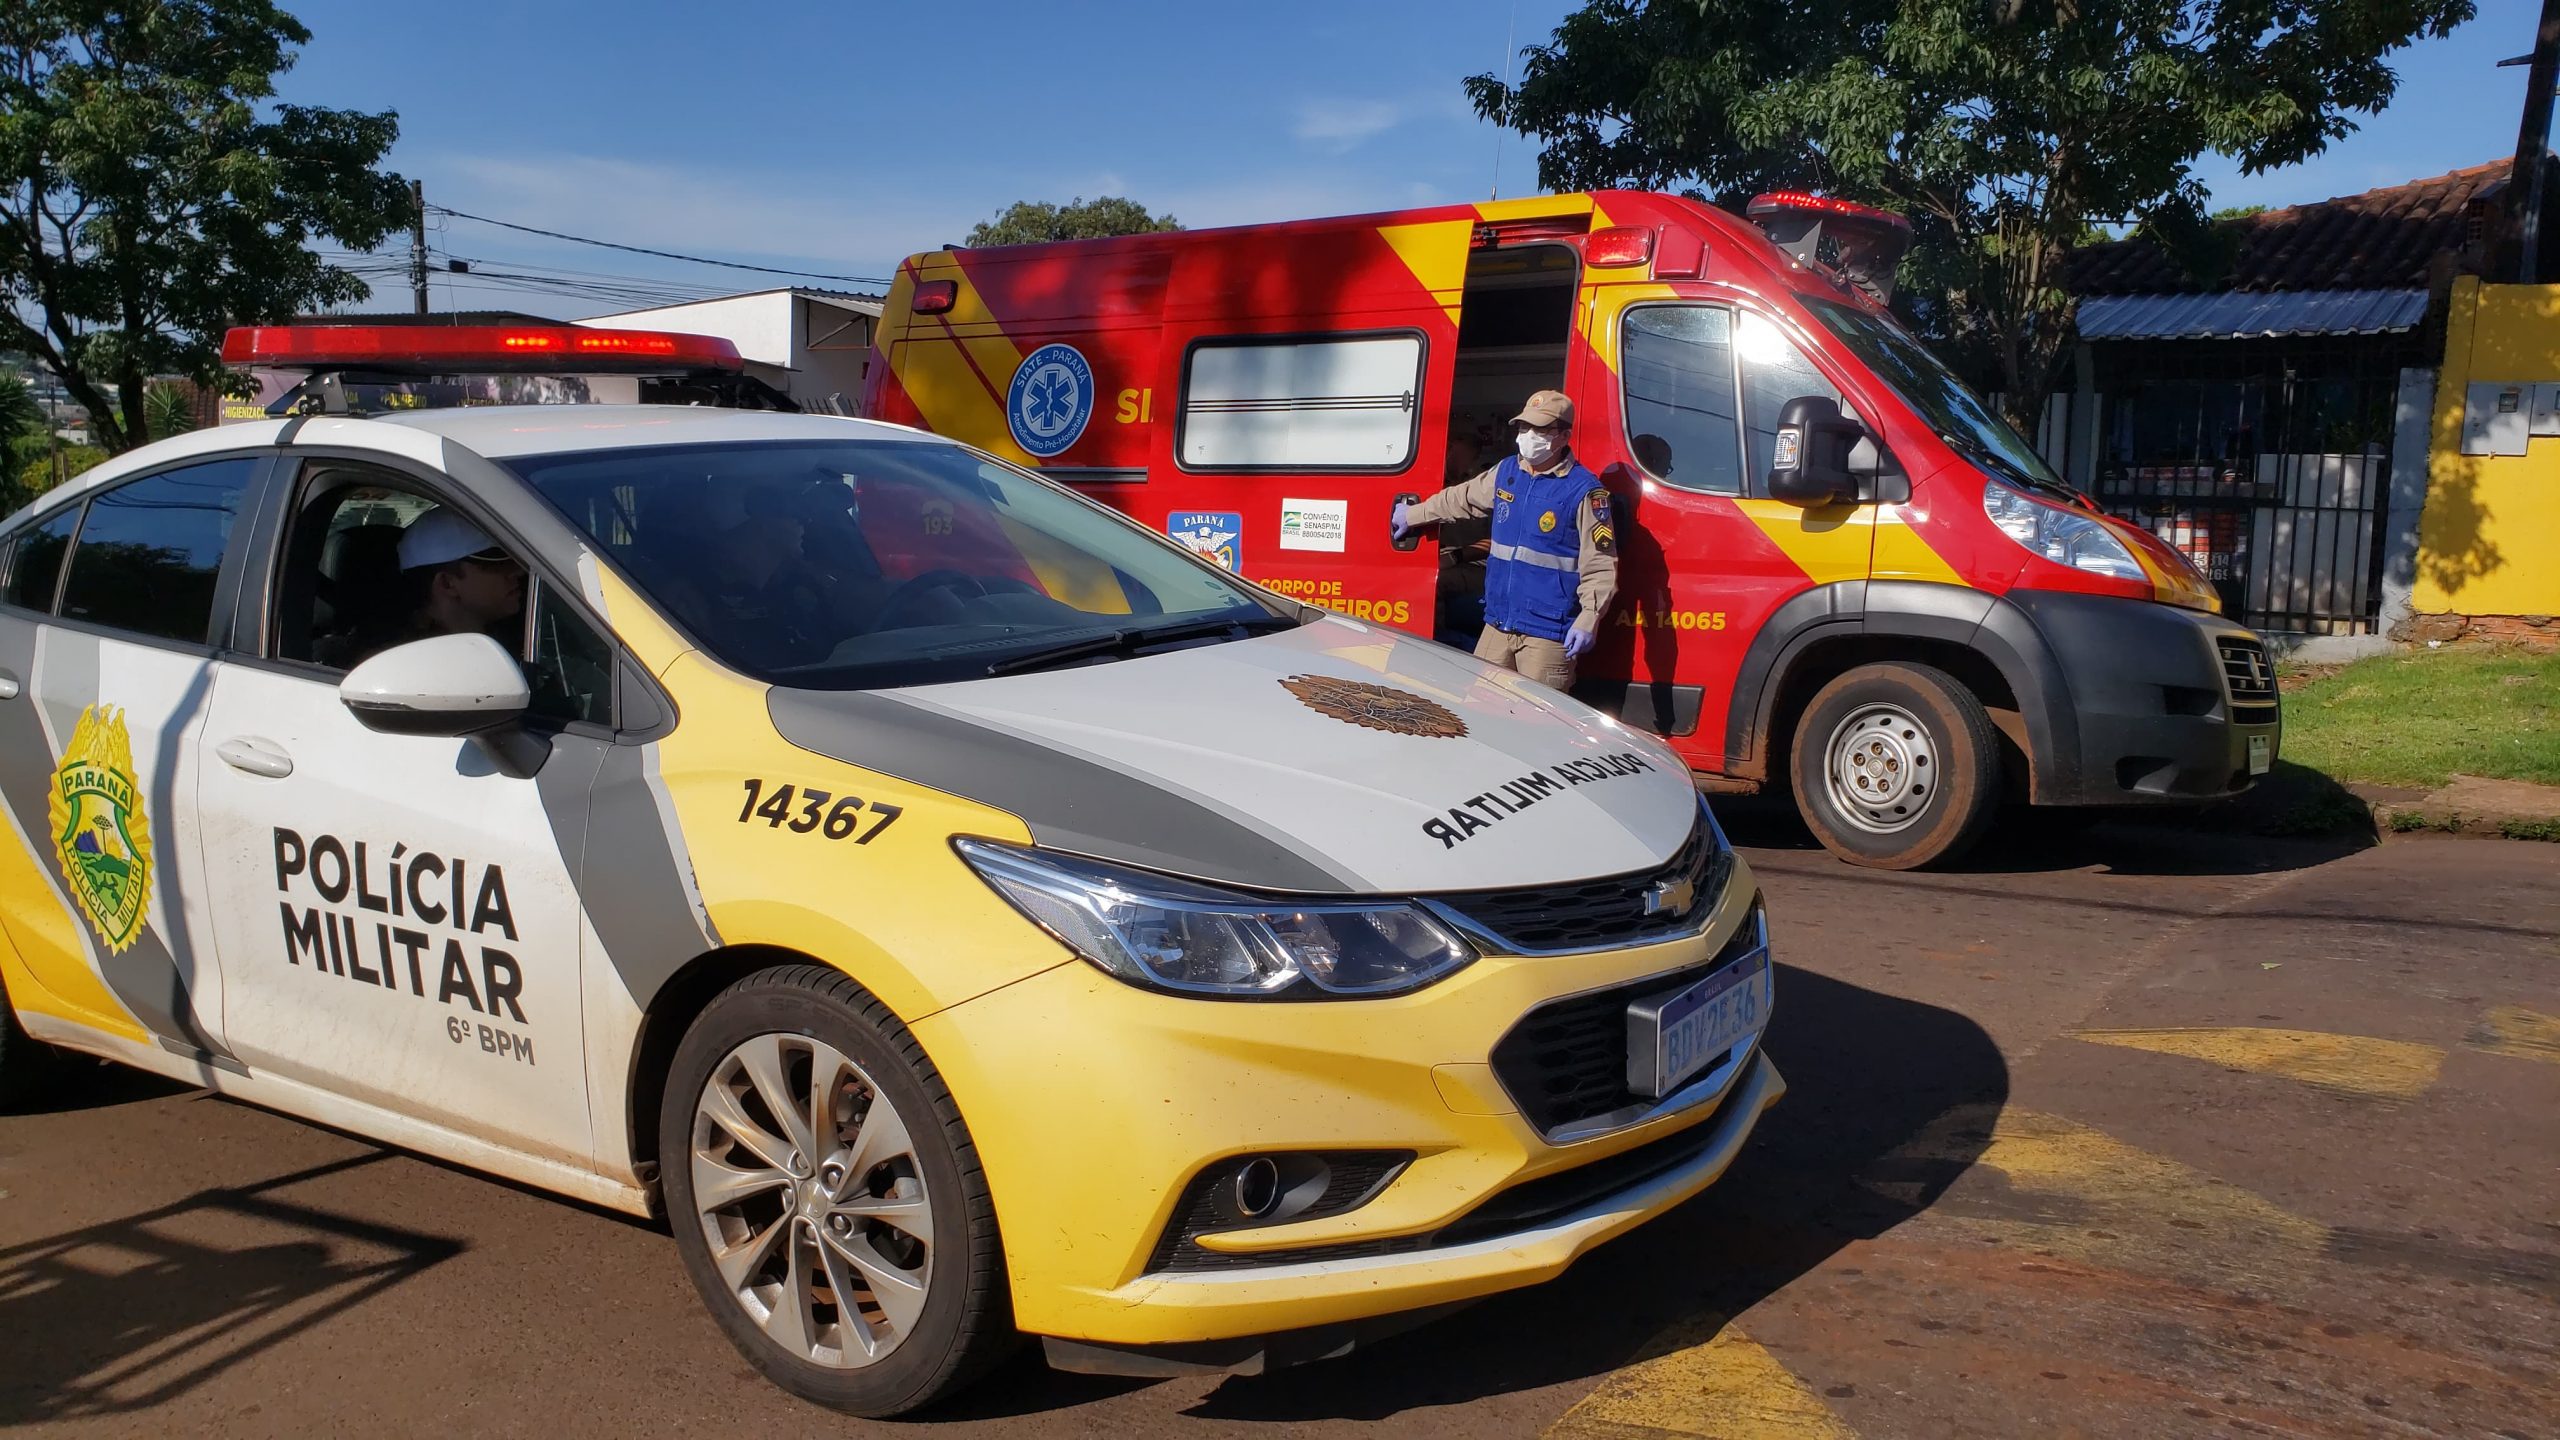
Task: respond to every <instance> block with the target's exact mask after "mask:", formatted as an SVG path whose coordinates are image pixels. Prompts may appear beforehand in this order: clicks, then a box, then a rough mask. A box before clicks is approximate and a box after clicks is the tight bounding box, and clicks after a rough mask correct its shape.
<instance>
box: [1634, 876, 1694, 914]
mask: <svg viewBox="0 0 2560 1440" xmlns="http://www.w3.org/2000/svg"><path fill="white" fill-rule="evenodd" d="M1697 900H1698V887H1697V885H1696V884H1695V882H1693V881H1690V880H1689V879H1687V878H1685V877H1683V878H1681V879H1678V880H1665V881H1662V882H1661V883H1659V884H1657V885H1655V886H1654V887H1653V888H1652V889H1649V890H1647V891H1645V892H1644V913H1645V914H1647V915H1670V916H1674V917H1677V916H1681V915H1686V914H1688V913H1689V907H1690V906H1691V905H1694V904H1696V903H1697Z"/></svg>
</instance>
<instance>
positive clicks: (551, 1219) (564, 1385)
mask: <svg viewBox="0 0 2560 1440" xmlns="http://www.w3.org/2000/svg"><path fill="white" fill-rule="evenodd" d="M1737 830H1738V831H1739V832H1740V835H1741V837H1742V838H1743V839H1745V840H1746V841H1747V842H1757V843H1753V844H1752V845H1751V858H1752V860H1753V863H1754V864H1755V865H1757V866H1758V867H1759V869H1760V873H1761V875H1762V876H1763V878H1764V881H1765V884H1766V886H1767V889H1768V892H1769V897H1770V904H1771V911H1772V919H1773V925H1774V928H1775V931H1776V943H1777V945H1778V947H1779V953H1780V955H1781V956H1782V957H1783V960H1784V962H1785V963H1784V965H1783V966H1782V969H1781V973H1780V976H1779V982H1778V1006H1777V1018H1776V1021H1775V1024H1774V1028H1773V1030H1772V1033H1771V1035H1770V1038H1769V1041H1768V1045H1769V1048H1770V1050H1771V1052H1772V1053H1773V1054H1774V1055H1775V1057H1776V1058H1777V1060H1778V1061H1779V1063H1780V1065H1781V1067H1782V1068H1783V1069H1784V1071H1785V1072H1786V1074H1787V1077H1788V1079H1789V1080H1790V1082H1791V1083H1792V1085H1793V1087H1794V1088H1793V1092H1792V1093H1791V1094H1790V1095H1789V1097H1788V1098H1787V1099H1786V1100H1785V1101H1784V1102H1783V1103H1782V1104H1781V1105H1780V1106H1779V1107H1778V1108H1777V1109H1776V1110H1773V1111H1772V1112H1771V1113H1770V1114H1769V1116H1768V1117H1767V1119H1766V1120H1765V1121H1764V1122H1763V1125H1762V1127H1761V1130H1760V1134H1759V1136H1758V1138H1756V1139H1755V1141H1754V1142H1753V1144H1752V1146H1751V1148H1750V1149H1749V1151H1748V1152H1747V1153H1746V1154H1745V1155H1744V1156H1743V1158H1742V1159H1741V1161H1740V1162H1739V1163H1738V1164H1737V1166H1736V1167H1735V1169H1734V1171H1733V1173H1732V1174H1731V1175H1730V1176H1728V1178H1727V1179H1726V1180H1725V1182H1724V1183H1723V1184H1721V1185H1720V1186H1718V1187H1717V1188H1716V1189H1714V1190H1712V1191H1710V1192H1709V1193H1708V1194H1707V1195H1705V1196H1703V1197H1701V1198H1700V1199H1699V1200H1697V1201H1695V1202H1693V1203H1692V1204H1690V1205H1689V1206H1687V1207H1685V1208H1684V1209H1683V1210H1681V1211H1679V1212H1677V1213H1675V1214H1674V1215H1672V1216H1669V1217H1667V1218H1665V1219H1664V1220H1662V1221H1660V1222H1657V1223H1656V1224H1654V1225H1652V1226H1650V1227H1648V1228H1646V1229H1645V1230H1642V1231H1639V1232H1637V1233H1636V1234H1635V1235H1633V1236H1630V1237H1628V1238H1626V1239H1624V1240H1621V1241H1619V1242H1618V1243H1616V1244H1614V1245H1612V1246H1609V1247H1607V1248H1605V1249H1603V1250H1601V1251H1600V1252H1598V1253H1596V1254H1594V1255H1592V1256H1590V1257H1588V1258H1587V1259H1585V1260H1584V1261H1583V1263H1582V1264H1581V1265H1580V1266H1578V1267H1577V1268H1576V1269H1575V1270H1574V1271H1573V1272H1571V1273H1570V1274H1568V1275H1567V1276H1566V1277H1565V1278H1564V1279H1562V1280H1560V1281H1558V1282H1556V1283H1554V1284H1552V1285H1548V1286H1544V1287H1541V1288H1538V1289H1535V1290H1529V1291H1521V1292H1516V1293H1514V1294H1511V1295H1508V1296H1505V1297H1501V1298H1498V1299H1496V1300H1493V1301H1489V1302H1487V1303H1484V1304H1482V1305H1479V1306H1476V1307H1474V1308H1473V1309H1470V1310H1467V1311H1464V1312H1461V1313H1460V1314H1458V1315H1456V1316H1454V1317H1451V1318H1449V1319H1446V1320H1443V1321H1441V1322H1439V1323H1437V1324H1435V1325H1433V1326H1430V1327H1427V1328H1425V1329H1423V1330H1419V1331H1416V1332H1413V1333H1411V1334H1408V1335H1405V1336H1401V1337H1398V1338H1396V1339H1393V1340H1390V1341H1386V1342H1383V1343H1381V1344H1379V1345H1377V1346H1375V1347H1373V1348H1371V1349H1369V1350H1366V1351H1363V1352H1360V1353H1358V1354H1355V1355H1353V1356H1351V1357H1349V1358H1347V1359H1343V1360H1337V1361H1334V1362H1331V1363H1328V1364H1323V1365H1316V1366H1310V1367H1306V1368H1303V1369H1299V1370H1295V1371H1288V1372H1283V1373H1280V1374H1276V1375H1271V1376H1264V1377H1257V1378H1250V1379H1247V1378H1228V1379H1194V1380H1182V1381H1167V1382H1155V1383H1141V1382H1130V1381H1110V1380H1099V1379H1091V1378H1083V1377H1076V1376H1067V1375H1057V1374H1052V1373H1050V1372H1048V1371H1046V1370H1044V1369H1043V1368H1041V1367H1040V1366H1039V1365H1038V1364H1037V1363H1036V1361H1034V1360H1031V1359H1029V1358H1026V1359H1024V1360H1023V1361H1022V1362H1020V1363H1018V1364H1016V1365H1014V1366H1013V1367H1011V1368H1009V1369H1007V1370H1006V1371H1004V1372H1002V1373H1000V1374H999V1375H998V1376H997V1377H996V1378H995V1380H994V1382H993V1383H992V1384H990V1385H988V1386H987V1387H985V1388H984V1389H983V1390H981V1391H980V1392H978V1393H977V1394H976V1395H974V1396H973V1397H971V1398H970V1399H968V1400H967V1401H966V1402H965V1403H964V1404H963V1405H962V1406H961V1407H960V1408H958V1409H956V1410H953V1411H951V1412H948V1413H946V1414H943V1415H939V1416H937V1417H934V1420H933V1421H932V1422H931V1423H929V1424H926V1425H923V1426H919V1427H914V1428H918V1429H923V1430H927V1431H932V1432H936V1433H948V1434H953V1435H962V1434H965V1435H980V1434H984V1435H1001V1436H1021V1437H1030V1436H1039V1437H1049V1436H1066V1435H1084V1434H1091V1433H1101V1432H1106V1431H1107V1432H1109V1433H1112V1434H1114V1435H1115V1436H1118V1437H1123V1440H1142V1437H1152V1436H1159V1435H1163V1436H1176V1435H1179V1436H1211V1435H1257V1434H1259V1435H1268V1434H1272V1433H1288V1434H1291V1435H1296V1434H1300V1433H1306V1434H1320V1433H1335V1432H1343V1433H1347V1432H1350V1431H1352V1430H1355V1429H1362V1428H1367V1427H1368V1426H1369V1425H1371V1424H1373V1423H1374V1422H1380V1421H1386V1422H1390V1423H1391V1424H1392V1425H1393V1426H1394V1429H1395V1433H1396V1434H1397V1435H1398V1436H1399V1437H1400V1440H1401V1437H1413V1440H1419V1437H1426V1436H1442V1435H1448V1436H1457V1435H1464V1436H1470V1437H1502V1436H1539V1435H1554V1436H1561V1437H1591V1440H1603V1437H1620V1440H1634V1437H1645V1436H1658V1435H1777V1436H1832V1437H1837V1436H1869V1437H1874V1436H1945V1435H1959V1434H1980V1435H2012V1434H2028V1433H2034V1434H2048V1433H2050V1434H2075V1433H2076V1434H2090V1435H2183V1434H2200V1435H2201V1434H2212V1435H2228V1434H2233V1433H2242V1434H2266V1435H2324V1436H2325V1435H2376V1436H2404V1435H2413V1434H2440V1435H2507V1436H2518V1437H2523V1436H2535V1437H2542V1436H2551V1435H2555V1434H2560V846H2554V845H2533V844H2518V843H2509V842H2498V841H2479V840H2459V839H2447V838H2423V839H2405V840H2393V841H2391V842H2389V843H2386V844H2383V845H2380V846H2377V847H2373V848H2367V849H2363V850H2358V851H2352V852H2349V853H2344V854H2340V853H2338V852H2337V851H2335V850H2323V849H2318V848H2292V847H2286V846H2270V845H2268V844H2266V843H2264V842H2252V843H2247V844H2243V843H2238V842H2225V841H2215V840H2208V839H2203V838H2199V837H2195V836H2189V835H2181V834H2177V833H2173V832H2167V831H2150V830H2133V829H2105V830H2100V831H2098V832H2096V833H2095V834H2094V835H2092V836H2089V837H2087V838H2085V839H2083V840H2076V841H2068V842H2064V841H2055V842H2049V843H2044V844H2034V843H2014V844H2011V845H2008V846H2006V847H2005V848H2003V849H2002V850H2000V851H1998V852H1997V853H1994V854H1992V855H1989V856H1986V857H1984V858H1983V859H1982V860H1981V861H1979V862H1978V863H1977V864H1976V865H1974V866H1973V867H1971V868H1969V869H1968V870H1967V871H1965V872H1962V873H1955V874H1942V875H1924V876H1895V875H1878V874H1873V873H1868V872H1861V871H1856V870H1851V869H1848V868H1845V867H1843V866H1840V865H1838V864H1836V863H1834V862H1833V861H1831V860H1829V859H1828V858H1826V857H1824V856H1823V855H1821V854H1820V853H1819V852H1816V851H1811V850H1809V849H1806V848H1804V845H1805V842H1804V841H1803V840H1802V838H1801V832H1792V831H1791V830H1790V828H1789V827H1787V826H1786V825H1784V824H1783V823H1780V822H1778V821H1776V820H1774V819H1768V818H1765V817H1764V818H1760V819H1754V818H1753V817H1752V816H1751V815H1749V814H1748V813H1747V812H1745V813H1743V814H1742V815H1741V816H1740V817H1739V818H1738V820H1737ZM1096 1158H1097V1163H1106V1159H1105V1157H1096ZM0 1425H8V1426H19V1427H33V1428H34V1429H35V1430H37V1431H40V1432H45V1433H60V1434H84V1435H110V1434H115V1435H122V1434H145V1433H147V1434H151V1435H154V1436H167V1435H172V1434H206V1435H214V1434H218V1435H225V1436H253V1435H311V1434H352V1433H359V1432H372V1433H380V1434H402V1435H405V1434H435V1435H452V1434H538V1435H542V1436H544V1437H546V1440H570V1437H579V1436H589V1435H595V1436H607V1435H610V1436H624V1435H655V1434H669V1433H678V1432H688V1433H695V1434H708V1435H725V1434H731V1433H739V1434H749V1435H754V1436H756V1437H758V1440H781V1437H787V1436H799V1435H812V1436H815V1435H862V1434H875V1433H876V1434H887V1433H889V1432H890V1431H891V1430H892V1429H904V1428H909V1427H891V1426H886V1425H865V1424H862V1423H860V1422H853V1421H846V1420H843V1419H841V1418H840V1417H836V1416H833V1415H829V1414H826V1413H823V1412H820V1411H817V1410H814V1409H811V1408H809V1407H806V1406H804V1405H802V1404H800V1403H799V1402H797V1401H794V1400H791V1399H789V1398H787V1397H785V1396H784V1395H782V1394H781V1393H780V1392H778V1391H775V1390H772V1389H770V1388H769V1387H767V1386H766V1385H765V1384H764V1383H763V1382H762V1381H760V1380H759V1379H757V1378H756V1377H755V1376H754V1375H753V1374H752V1373H751V1372H749V1371H748V1370H747V1368H746V1366H745V1365H744V1364H743V1363H741V1362H740V1361H739V1360H738V1359H737V1358H736V1356H735V1354H734V1353H733V1352H732V1351H731V1350H730V1349H729V1347H728V1345H727V1343H726V1342H725V1341H724V1340H723V1339H722V1338H721V1337H720V1335H719V1334H718V1333H717V1331H715V1330H714V1328H713V1327H712V1324H711V1322H710V1321H709V1319H708V1318H706V1316H705V1314H704V1312H703V1311H702V1309H701V1307H700V1306H699V1304H698V1303H697V1301H696V1300H695V1298H694V1296H693V1294H692V1292H691V1291H690V1290H689V1289H688V1288H687V1286H686V1284H685V1282H684V1279H683V1277H682V1275H681V1274H680V1273H679V1271H678V1269H677V1265H676V1261H675V1256H674V1254H673V1251H672V1249H671V1248H670V1244H669V1242H668V1240H667V1239H666V1237H665V1236H664V1234H663V1233H661V1232H659V1231H656V1230H653V1229H651V1228H650V1227H648V1226H644V1225H640V1224H636V1223H633V1222H630V1221H627V1220H624V1219H621V1218H618V1217H615V1216H610V1215H605V1214H601V1213H597V1212H593V1211H589V1210H585V1209H581V1208H578V1207H576V1206H573V1205H570V1204H566V1203H563V1202H559V1201H555V1200H552V1199H549V1198H547V1197H545V1196H541V1195H537V1194H534V1193H531V1192H528V1191H523V1190H519V1189H515V1188H512V1187H510V1186H507V1185H504V1184H500V1183H497V1182H494V1181H489V1180H485V1179H481V1178H479V1177H477V1176H475V1175H471V1174H468V1173H465V1172H462V1171H458V1170H453V1169H449V1168H446V1167H443V1166H440V1165H436V1164H433V1163H429V1162H426V1161H422V1160H419V1159H416V1158H413V1157H410V1156H407V1155H403V1154H399V1153H396V1152H388V1151H384V1150H382V1149H380V1148H378V1147H375V1146H373V1145H370V1144H367V1143H364V1142H361V1141H357V1140H353V1139H350V1138H348V1137H345V1136H343V1135H338V1134H334V1133H331V1132H328V1131H323V1130H318V1129H314V1128H312V1127H310V1126H306V1125H303V1124H299V1123H297V1122H294V1121H291V1120H286V1119H282V1118H279V1117H277V1116H274V1115H270V1114H267V1113H265V1112H262V1111H258V1110H254V1109H250V1108H247V1107H244V1106H240V1105H236V1104H231V1103H228V1102H224V1101H220V1100H215V1099H212V1098H209V1097H207V1096H205V1095H203V1094H201V1093H197V1092H190V1091H185V1090H180V1089H177V1088H175V1087H171V1086H167V1085H163V1084H161V1083H159V1082H157V1081H153V1080H149V1079H146V1078H143V1077H140V1076H138V1075H133V1074H130V1073H127V1072H121V1071H111V1070H103V1069H102V1070H97V1071H94V1072H90V1071H86V1069H85V1067H84V1073H83V1074H82V1076H81V1077H80V1086H79V1090H78V1093H77V1095H76V1098H74V1099H72V1100H70V1101H68V1102H67V1103H64V1104H61V1105H58V1106H56V1107H55V1108H52V1109H49V1110H45V1111H41V1112H38V1113H27V1114H18V1115H0Z"/></svg>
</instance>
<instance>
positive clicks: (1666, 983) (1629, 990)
mask: <svg viewBox="0 0 2560 1440" xmlns="http://www.w3.org/2000/svg"><path fill="white" fill-rule="evenodd" d="M1759 946H1760V924H1759V921H1758V920H1757V919H1756V918H1754V919H1752V920H1749V921H1746V922H1745V923H1744V925H1743V926H1742V928H1741V929H1739V930H1737V931H1735V932H1734V936H1733V938H1732V939H1731V940H1729V941H1727V942H1725V947H1724V949H1723V950H1722V951H1720V952H1718V953H1717V955H1716V957H1715V958H1714V959H1712V960H1710V961H1708V962H1707V963H1705V964H1703V965H1692V966H1690V967H1689V968H1688V969H1686V970H1675V971H1673V972H1671V973H1670V974H1668V975H1652V976H1647V977H1646V978H1644V979H1642V980H1637V981H1633V982H1631V983H1629V984H1625V985H1618V986H1613V987H1611V988H1609V989H1607V990H1595V991H1593V992H1592V993H1590V994H1588V995H1575V996H1571V997H1569V998H1567V999H1563V1000H1552V1001H1549V1002H1548V1003H1546V1004H1544V1005H1541V1006H1539V1007H1538V1008H1537V1009H1535V1010H1532V1011H1530V1012H1529V1013H1528V1014H1527V1015H1524V1016H1522V1017H1521V1018H1520V1022H1519V1023H1518V1024H1516V1025H1513V1026H1512V1027H1511V1029H1510V1031H1509V1032H1508V1033H1506V1034H1505V1035H1504V1036H1503V1037H1502V1040H1501V1043H1499V1044H1497V1045H1495V1046H1494V1047H1493V1073H1494V1075H1495V1077H1496V1078H1498V1079H1500V1080H1501V1081H1502V1088H1503V1090H1504V1091H1505V1092H1506V1093H1508V1094H1509V1095H1510V1096H1511V1101H1512V1103H1513V1104H1515V1105H1518V1106H1519V1107H1520V1113H1521V1114H1522V1115H1524V1116H1526V1117H1527V1118H1528V1120H1529V1123H1530V1124H1532V1125H1535V1126H1537V1127H1538V1130H1539V1132H1540V1133H1541V1134H1545V1135H1550V1136H1551V1135H1553V1134H1554V1133H1555V1132H1556V1131H1558V1130H1561V1129H1563V1128H1564V1127H1566V1126H1568V1125H1574V1124H1578V1123H1580V1122H1582V1121H1586V1120H1593V1119H1597V1118H1599V1117H1600V1116H1603V1115H1607V1114H1609V1113H1610V1112H1611V1111H1614V1110H1633V1109H1641V1108H1643V1107H1645V1106H1649V1105H1651V1104H1652V1103H1653V1101H1652V1100H1651V1099H1649V1098H1647V1097H1645V1096H1641V1095H1638V1094H1636V1093H1635V1092H1634V1091H1632V1090H1629V1089H1628V1088H1627V1007H1628V1006H1629V1005H1632V1004H1634V1003H1635V1002H1636V1001H1638V1000H1642V999H1645V998H1647V997H1650V996H1655V995H1664V994H1668V993H1669V992H1671V991H1674V990H1678V989H1680V988H1681V987H1683V986H1686V985H1690V984H1693V983H1695V982H1697V981H1699V980H1702V979H1704V978H1706V977H1707V976H1708V975H1710V974H1712V973H1714V972H1715V971H1716V970H1718V969H1720V968H1722V967H1724V966H1726V965H1730V964H1732V963H1733V962H1734V961H1736V960H1739V959H1741V958H1742V957H1743V956H1745V955H1747V954H1749V953H1750V952H1751V951H1753V950H1755V949H1757V948H1759Z"/></svg>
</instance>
